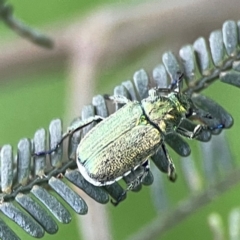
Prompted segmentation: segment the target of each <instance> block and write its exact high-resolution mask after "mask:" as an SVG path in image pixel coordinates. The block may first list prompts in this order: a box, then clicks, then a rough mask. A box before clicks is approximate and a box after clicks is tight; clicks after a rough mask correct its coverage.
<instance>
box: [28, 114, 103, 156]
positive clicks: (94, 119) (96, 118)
mask: <svg viewBox="0 0 240 240" xmlns="http://www.w3.org/2000/svg"><path fill="white" fill-rule="evenodd" d="M103 119H104V118H103V117H101V116H98V115H95V116H93V117H89V118H87V119H84V120H79V121H77V122H76V123H75V124H73V125H72V126H71V127H69V128H68V130H67V132H66V133H64V134H63V136H62V138H61V140H60V141H59V142H58V143H57V144H56V146H55V147H54V148H52V149H50V150H48V151H42V152H37V153H33V156H44V155H48V154H51V153H53V152H55V151H56V150H57V149H58V148H59V147H60V146H61V144H62V143H63V141H64V140H65V139H66V138H67V137H69V136H70V135H72V134H73V133H74V132H76V131H78V130H80V129H81V128H83V127H86V126H88V125H89V124H91V123H92V122H100V121H102V120H103Z"/></svg>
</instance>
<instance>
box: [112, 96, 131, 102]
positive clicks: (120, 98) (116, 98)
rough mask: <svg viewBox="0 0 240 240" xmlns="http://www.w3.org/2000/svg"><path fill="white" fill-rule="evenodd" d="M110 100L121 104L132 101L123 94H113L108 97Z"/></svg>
mask: <svg viewBox="0 0 240 240" xmlns="http://www.w3.org/2000/svg"><path fill="white" fill-rule="evenodd" d="M108 99H109V100H111V101H113V102H114V103H119V104H127V103H129V102H131V100H129V99H128V98H126V97H125V96H122V95H113V96H109V97H108Z"/></svg>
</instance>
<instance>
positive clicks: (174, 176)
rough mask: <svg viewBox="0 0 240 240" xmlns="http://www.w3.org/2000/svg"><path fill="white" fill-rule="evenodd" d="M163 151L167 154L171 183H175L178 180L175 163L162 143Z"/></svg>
mask: <svg viewBox="0 0 240 240" xmlns="http://www.w3.org/2000/svg"><path fill="white" fill-rule="evenodd" d="M162 149H163V152H164V154H165V156H166V158H167V160H168V178H169V180H170V181H172V182H175V181H176V179H177V174H176V171H175V166H174V164H173V161H172V159H171V157H170V155H169V154H168V151H167V148H166V146H165V144H164V143H162Z"/></svg>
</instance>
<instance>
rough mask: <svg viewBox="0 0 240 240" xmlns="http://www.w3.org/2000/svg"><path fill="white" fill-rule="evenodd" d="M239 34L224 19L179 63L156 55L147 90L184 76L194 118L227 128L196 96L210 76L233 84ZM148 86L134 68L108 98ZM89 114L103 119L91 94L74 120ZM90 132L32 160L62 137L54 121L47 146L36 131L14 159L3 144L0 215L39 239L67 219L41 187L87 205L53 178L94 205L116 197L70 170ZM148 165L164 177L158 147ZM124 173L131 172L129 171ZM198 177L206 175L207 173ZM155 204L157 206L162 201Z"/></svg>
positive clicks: (138, 95) (175, 144)
mask: <svg viewBox="0 0 240 240" xmlns="http://www.w3.org/2000/svg"><path fill="white" fill-rule="evenodd" d="M2 3H3V2H2ZM239 35H240V22H237V23H236V22H234V21H227V22H225V23H224V24H223V28H222V30H221V31H220V30H219V31H214V32H212V33H211V34H210V38H209V40H210V45H209V46H208V44H207V42H206V41H205V39H204V38H199V39H197V40H196V41H195V42H194V44H193V45H187V46H184V47H183V48H182V49H181V50H180V59H177V58H176V57H175V56H174V55H173V54H172V53H171V52H166V53H164V54H163V57H162V64H160V65H158V66H157V67H156V68H155V69H153V81H154V85H155V86H156V85H157V86H159V87H161V88H163V87H167V86H168V85H169V81H170V79H175V78H176V74H177V73H178V72H179V71H180V72H184V74H185V88H184V91H185V92H186V93H187V94H190V95H191V97H192V100H193V102H194V103H195V105H196V106H197V107H198V110H199V118H200V119H201V116H203V115H204V114H206V112H208V113H210V114H211V116H212V118H211V119H209V121H208V122H206V124H207V125H209V126H212V125H216V124H223V125H224V127H225V128H229V127H231V125H232V123H233V119H232V117H231V115H229V113H228V112H227V111H226V110H224V109H223V107H222V106H220V105H219V104H217V103H216V102H214V101H213V100H211V99H209V98H207V97H205V96H203V95H201V94H200V93H199V92H201V91H202V90H203V89H206V88H207V87H208V86H209V85H211V84H212V83H214V82H215V81H217V80H218V79H220V81H222V82H224V83H228V84H231V85H234V86H237V87H238V86H240V62H238V59H239V45H238V38H239V37H238V36H239ZM149 81H150V80H149V77H148V74H147V73H146V72H145V71H144V70H140V71H137V72H135V73H134V76H133V82H132V81H125V82H123V83H122V84H121V85H119V86H116V87H115V89H114V94H121V95H124V96H126V97H128V98H129V99H131V100H140V99H142V98H145V97H146V95H147V92H148V88H149V85H150V82H149ZM119 107H121V106H119V105H116V110H117V109H118V108H119ZM95 114H97V115H100V116H103V117H107V116H108V115H109V110H108V107H107V105H106V102H105V99H104V97H103V96H101V95H97V96H95V97H93V100H92V104H91V105H88V106H85V107H84V108H83V110H82V116H81V117H82V118H83V119H84V118H88V117H90V116H93V115H95ZM73 122H74V121H73ZM182 124H184V127H185V128H187V129H189V130H191V129H193V128H194V126H195V124H194V123H193V122H191V121H190V120H186V121H185V122H183V123H182ZM92 127H94V126H93V125H91V126H88V127H85V128H84V129H83V130H82V131H79V132H76V133H74V134H73V135H72V136H71V137H70V138H69V141H68V146H67V150H66V149H64V148H63V146H62V145H61V146H60V147H59V148H58V149H57V151H55V152H54V153H52V154H50V156H34V157H33V156H32V153H34V152H41V151H46V150H47V149H52V148H53V147H54V146H55V145H56V144H57V143H58V142H59V141H60V139H61V136H62V123H61V121H60V120H59V119H55V120H53V121H52V122H51V123H50V126H49V141H47V138H48V137H47V134H46V131H45V130H44V129H40V130H37V131H36V133H35V135H34V138H33V139H31V140H30V139H22V140H20V142H19V144H18V147H17V150H18V151H17V156H16V157H14V156H13V149H12V147H11V146H9V145H5V146H3V147H2V149H1V152H0V161H1V169H0V175H1V195H0V197H1V201H2V203H1V204H0V210H1V211H2V213H3V214H5V215H6V216H8V217H9V218H10V219H12V220H13V221H15V222H16V223H17V224H18V225H19V226H21V227H22V229H24V230H25V231H26V232H27V233H28V234H29V235H31V236H32V237H38V238H39V237H42V236H43V234H44V232H45V231H46V232H48V233H51V234H53V233H56V232H57V230H58V227H57V225H56V223H55V220H57V221H59V222H64V223H68V222H70V219H71V216H70V213H69V211H68V210H67V208H66V207H65V206H64V205H63V204H61V203H60V202H59V201H58V200H57V198H56V197H55V196H54V195H53V194H51V193H50V192H49V191H48V190H47V188H46V186H48V187H50V188H51V189H52V190H53V191H55V192H56V193H57V194H58V195H59V196H60V197H61V198H62V199H63V200H64V201H65V202H66V203H67V204H69V205H70V206H71V208H72V209H73V210H74V211H75V212H76V213H78V214H86V213H87V205H86V203H85V202H84V200H83V199H82V198H81V197H80V196H79V195H78V194H76V193H75V191H74V190H72V189H71V188H70V187H69V186H68V185H67V184H66V183H64V182H63V181H62V180H61V176H64V177H65V179H66V180H67V181H70V182H71V183H73V184H74V185H75V186H77V187H78V188H80V189H82V190H83V191H84V192H86V193H87V194H88V195H89V196H90V197H91V198H93V199H94V200H95V201H97V202H99V203H102V204H105V203H107V202H108V201H109V196H110V197H111V198H113V199H118V197H119V196H120V195H121V194H122V193H123V191H124V189H123V188H122V186H120V185H119V184H118V183H114V184H112V185H110V186H106V187H95V186H93V185H91V184H90V183H88V182H87V181H86V180H85V179H84V178H83V177H82V176H81V175H80V173H79V172H78V170H77V166H76V163H75V152H76V148H77V145H78V143H79V141H80V140H81V138H82V137H83V136H84V135H85V134H86V132H87V131H89V130H90V128H92ZM220 132H221V130H220V129H216V130H212V131H210V130H208V131H203V132H202V133H201V134H200V135H199V137H198V140H199V141H200V142H207V141H209V140H210V138H211V135H215V134H219V133H220ZM166 142H167V144H168V145H169V146H170V147H171V148H173V150H174V151H176V152H177V153H178V154H179V155H180V156H188V155H189V154H190V147H189V145H188V144H187V142H186V141H184V140H183V139H182V138H181V137H180V136H179V135H177V134H175V133H172V134H169V135H168V137H167V138H166ZM223 145H224V144H223ZM65 150H66V151H67V152H66V154H65V155H67V156H68V158H67V159H66V158H63V157H62V156H63V153H64V151H65ZM203 154H204V153H203ZM152 160H153V162H154V163H155V165H156V166H157V168H158V169H159V170H161V171H162V172H167V169H168V166H167V164H166V161H165V159H164V157H163V154H162V153H161V150H160V151H158V152H157V153H156V154H155V155H154V156H153V157H152ZM228 160H229V159H228ZM225 161H226V160H225ZM208 162H209V165H208V166H206V169H208V168H209V167H210V164H211V161H208ZM207 164H208V163H207ZM224 164H226V163H225V162H224V161H223V165H224ZM232 166H233V165H232V164H230V165H229V166H228V168H226V169H228V171H229V169H230V170H231V169H232ZM187 167H188V168H189V165H188V166H183V169H185V170H186V171H185V172H186V174H185V178H186V179H187V178H189V174H190V173H191V172H194V169H195V167H194V166H190V168H189V169H186V168H187ZM132 174H133V175H134V173H132ZM159 174H160V173H158V175H159ZM204 174H206V176H207V174H208V173H207V171H206V172H205V173H204ZM131 178H132V176H131V175H129V176H128V177H126V178H124V180H125V182H126V183H128V182H129V181H131ZM152 182H153V176H152V173H151V172H150V173H149V175H148V177H147V178H145V181H144V182H143V183H142V184H143V185H149V184H151V183H152ZM158 186H159V185H158ZM194 186H196V185H193V186H189V188H190V189H191V191H194ZM139 187H141V186H139ZM139 187H138V188H139ZM137 190H139V189H133V191H137ZM30 192H31V193H32V194H33V195H34V196H35V197H36V198H37V199H38V200H39V201H40V202H41V203H42V204H43V205H44V206H45V207H42V206H41V205H40V204H39V203H38V202H36V201H34V199H33V198H32V197H31V196H30V195H28V193H30ZM139 194H141V193H139ZM203 194H204V193H203ZM161 196H162V197H163V198H164V197H165V196H166V193H164V192H163V193H161ZM209 198H210V197H209ZM13 202H14V204H13ZM162 202H164V199H163V200H162ZM195 203H197V201H195ZM17 204H19V205H20V206H22V207H23V208H24V209H25V210H26V211H27V212H28V214H29V215H28V214H26V213H25V212H22V211H21V210H20V209H19V208H17V207H16V205H17ZM156 204H157V203H156ZM190 204H191V202H190ZM192 206H193V207H194V208H197V207H199V206H201V203H200V204H199V205H196V204H195V205H194V204H193V205H192ZM45 208H47V209H48V210H49V211H50V212H51V214H52V215H50V214H49V213H48V212H47V211H46V209H45ZM33 209H34V210H33ZM36 209H37V211H36ZM189 209H192V208H189ZM184 214H186V213H184ZM30 216H31V217H30ZM173 219H175V221H170V220H173ZM166 221H167V223H168V224H170V225H171V224H174V223H175V224H176V221H177V218H174V212H173V215H172V218H170V219H166ZM173 222H174V223H173ZM163 225H164V224H163ZM0 227H1V231H0V237H1V238H2V239H19V237H18V236H16V234H15V233H14V231H13V230H12V229H10V228H9V227H8V226H7V225H6V223H4V221H2V220H1V221H0ZM166 229H167V228H164V229H163V230H166ZM160 233H161V232H159V231H158V232H157V233H156V234H157V235H158V234H160Z"/></svg>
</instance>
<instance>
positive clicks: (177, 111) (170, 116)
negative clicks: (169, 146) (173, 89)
mask: <svg viewBox="0 0 240 240" xmlns="http://www.w3.org/2000/svg"><path fill="white" fill-rule="evenodd" d="M142 107H143V109H144V112H145V114H146V116H147V117H148V119H149V121H150V122H152V123H153V124H155V125H156V126H157V127H158V128H159V130H160V131H161V132H162V133H164V134H167V133H169V132H172V131H174V129H175V128H176V127H177V126H178V125H179V123H180V122H181V119H182V118H183V117H184V116H185V114H186V112H187V110H186V109H185V106H184V105H182V103H181V102H180V101H179V98H178V97H177V94H176V93H170V94H169V95H168V96H156V97H155V99H153V98H152V97H151V98H150V97H149V98H146V99H144V100H143V101H142Z"/></svg>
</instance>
